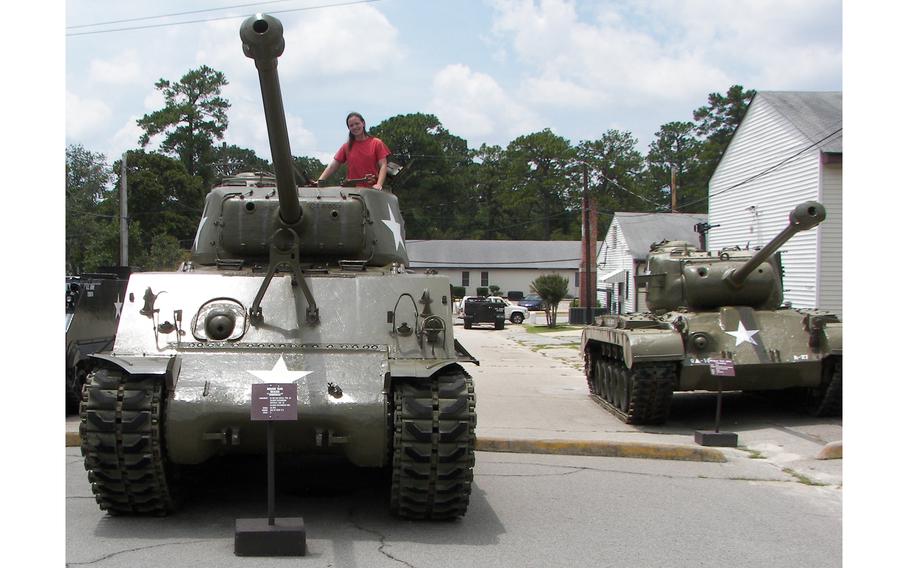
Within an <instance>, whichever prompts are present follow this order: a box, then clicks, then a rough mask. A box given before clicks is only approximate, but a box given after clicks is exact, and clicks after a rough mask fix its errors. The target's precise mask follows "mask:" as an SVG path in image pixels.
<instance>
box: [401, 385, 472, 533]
mask: <svg viewBox="0 0 910 568" xmlns="http://www.w3.org/2000/svg"><path fill="white" fill-rule="evenodd" d="M392 396H393V399H392V405H393V406H392V408H393V412H394V416H393V418H392V420H393V424H392V426H393V432H392V434H393V440H392V485H391V501H390V507H391V510H392V512H393V513H394V514H396V515H398V516H401V517H406V518H411V519H452V518H456V517H459V516H462V515H464V514H465V512H466V511H467V508H468V501H469V499H470V496H471V483H472V482H473V479H474V470H473V467H474V445H475V440H476V438H475V435H474V427H475V426H476V424H477V415H476V413H475V411H474V403H475V399H474V383H473V380H472V379H471V376H470V375H468V374H467V373H466V372H465V371H464V370H462V369H458V370H453V371H448V372H443V373H441V374H438V375H435V376H434V377H432V378H430V379H412V380H406V381H401V382H398V383H396V384H395V385H394V391H393V395H392Z"/></svg>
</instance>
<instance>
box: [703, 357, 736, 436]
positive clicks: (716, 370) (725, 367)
mask: <svg viewBox="0 0 910 568" xmlns="http://www.w3.org/2000/svg"><path fill="white" fill-rule="evenodd" d="M708 365H709V366H710V368H711V374H712V375H714V376H715V377H717V411H716V412H715V413H714V431H713V432H708V431H705V430H696V431H695V443H696V444H698V445H701V446H720V447H725V448H735V447H736V445H737V443H738V442H739V436H738V435H737V434H736V433H735V432H721V431H720V411H721V407H722V406H723V395H724V389H723V377H734V376H736V370H735V369H734V366H733V361H732V360H731V359H709V360H708Z"/></svg>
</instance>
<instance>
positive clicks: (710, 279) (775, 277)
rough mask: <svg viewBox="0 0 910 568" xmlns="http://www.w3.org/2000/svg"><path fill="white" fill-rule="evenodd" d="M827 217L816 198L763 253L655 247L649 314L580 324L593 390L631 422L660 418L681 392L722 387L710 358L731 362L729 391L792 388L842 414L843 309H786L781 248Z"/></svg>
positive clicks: (814, 407) (824, 412)
mask: <svg viewBox="0 0 910 568" xmlns="http://www.w3.org/2000/svg"><path fill="white" fill-rule="evenodd" d="M824 219H825V208H824V207H823V206H822V205H821V204H820V203H817V202H814V201H809V202H806V203H803V204H801V205H799V206H797V207H796V208H795V209H793V211H792V212H791V213H790V222H789V224H788V225H787V227H786V228H785V229H784V230H783V231H782V232H781V233H780V234H778V235H777V236H776V237H775V238H774V239H773V240H772V241H771V242H770V243H768V245H767V246H765V247H763V248H761V249H760V250H758V251H757V252H756V251H749V250H741V249H739V248H727V249H723V250H721V251H720V252H719V253H717V254H714V253H711V252H706V251H701V250H696V249H695V248H694V247H692V246H691V245H689V244H688V243H686V242H684V241H663V242H661V243H657V244H654V245H652V247H651V252H650V253H649V255H648V265H647V266H648V269H647V272H646V274H645V275H642V276H639V277H638V278H639V281H642V280H643V281H644V282H645V283H646V286H647V306H648V310H649V311H648V312H645V313H633V314H623V315H604V316H599V317H597V318H595V322H594V324H593V325H590V326H587V327H585V329H584V330H583V331H582V342H581V349H582V353H583V354H584V358H585V371H586V376H587V380H588V388H589V390H590V392H591V395H592V396H593V397H594V398H595V400H597V401H598V402H600V403H601V404H602V405H604V406H605V407H606V408H607V409H608V410H610V411H611V412H613V413H614V414H616V415H617V416H618V417H620V418H621V419H622V420H624V421H625V422H627V423H631V424H662V423H664V422H666V420H667V418H668V417H669V415H670V403H671V399H672V396H673V393H674V392H676V391H694V390H706V391H715V392H716V391H717V390H718V388H719V386H718V377H717V376H714V375H712V373H711V361H712V360H727V361H732V362H733V370H734V374H735V376H733V377H724V378H723V383H722V387H721V388H723V390H738V391H776V390H783V389H792V391H791V392H793V393H796V396H799V397H801V398H802V399H803V401H804V402H805V403H806V404H807V407H808V409H809V410H810V411H811V412H812V413H813V414H816V415H819V416H829V415H837V414H840V411H841V383H842V370H841V356H842V323H841V321H840V319H839V318H838V317H837V315H836V314H834V313H832V312H828V311H823V310H817V309H794V308H790V307H785V306H782V303H783V269H782V266H781V259H780V253H779V249H780V247H781V246H782V245H783V244H784V243H785V242H786V241H787V240H789V239H790V238H791V237H792V236H793V235H795V234H796V233H797V232H799V231H804V230H808V229H811V228H813V227H815V226H816V225H818V224H819V223H821V222H822V221H823V220H824Z"/></svg>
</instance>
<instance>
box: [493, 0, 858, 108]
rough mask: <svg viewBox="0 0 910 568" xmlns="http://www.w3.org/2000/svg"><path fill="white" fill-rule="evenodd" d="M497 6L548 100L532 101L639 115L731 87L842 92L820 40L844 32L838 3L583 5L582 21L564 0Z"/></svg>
mask: <svg viewBox="0 0 910 568" xmlns="http://www.w3.org/2000/svg"><path fill="white" fill-rule="evenodd" d="M493 6H494V12H495V18H494V31H495V32H496V33H498V34H499V35H500V36H501V37H503V38H504V39H505V40H506V41H507V42H508V44H509V45H510V46H511V49H512V50H513V52H514V54H515V55H516V57H517V58H518V59H519V60H520V61H522V62H523V63H526V64H527V65H528V66H529V67H528V69H527V71H526V72H525V76H524V81H523V87H524V88H525V89H527V90H528V91H529V92H532V93H534V92H537V93H540V94H544V93H545V94H546V97H543V96H535V97H534V98H533V99H532V100H534V101H535V102H539V99H542V98H546V100H548V101H549V102H551V103H552V102H558V103H559V104H562V105H569V106H576V107H585V106H590V107H594V106H596V105H603V104H609V103H616V104H619V105H622V106H624V107H627V108H635V107H645V106H654V105H660V104H666V103H670V102H673V101H680V100H698V101H703V100H704V99H705V98H706V97H705V95H706V94H707V93H709V92H714V91H721V92H723V91H725V90H726V88H727V87H729V86H730V85H732V84H735V83H739V84H743V85H744V86H746V87H747V88H759V89H761V88H768V86H767V84H768V83H773V84H774V85H776V86H775V87H774V88H780V89H798V88H800V86H801V85H804V84H814V83H815V82H817V81H818V79H819V78H821V77H829V78H830V80H831V81H833V82H838V83H839V77H840V74H839V68H840V65H841V54H840V47H839V42H837V44H831V45H826V44H825V43H824V42H825V41H832V40H831V39H827V40H824V39H821V38H830V37H831V35H832V34H831V33H830V31H831V30H830V28H831V26H837V25H839V21H840V20H839V18H838V17H837V16H836V13H835V14H832V15H830V16H828V15H827V13H828V12H831V11H832V10H835V11H836V10H839V8H840V3H839V2H836V1H833V0H810V1H807V2H796V3H794V2H791V1H787V0H768V1H766V2H760V3H751V4H750V3H745V4H744V3H741V2H718V1H717V0H663V1H660V0H655V1H651V2H631V1H627V2H611V3H609V4H596V6H594V7H592V5H591V4H584V9H586V10H588V12H586V13H585V14H584V15H583V16H582V15H579V14H578V13H577V10H576V3H575V2H572V1H566V0H539V1H534V0H494V1H493ZM580 6H581V5H580ZM579 9H581V8H579ZM807 30H808V31H807ZM834 41H836V37H835V40H834ZM807 75H808V76H807ZM836 88H839V86H838V87H836Z"/></svg>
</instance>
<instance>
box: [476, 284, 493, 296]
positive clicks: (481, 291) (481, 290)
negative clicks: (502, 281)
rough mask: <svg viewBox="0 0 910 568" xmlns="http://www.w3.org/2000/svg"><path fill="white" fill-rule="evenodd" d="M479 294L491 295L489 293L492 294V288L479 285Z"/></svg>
mask: <svg viewBox="0 0 910 568" xmlns="http://www.w3.org/2000/svg"><path fill="white" fill-rule="evenodd" d="M477 295H478V296H489V295H490V289H489V288H487V287H486V286H478V287H477Z"/></svg>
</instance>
